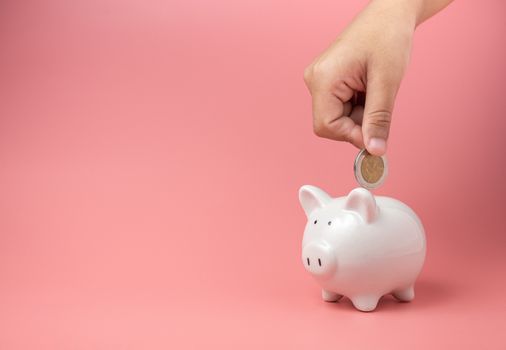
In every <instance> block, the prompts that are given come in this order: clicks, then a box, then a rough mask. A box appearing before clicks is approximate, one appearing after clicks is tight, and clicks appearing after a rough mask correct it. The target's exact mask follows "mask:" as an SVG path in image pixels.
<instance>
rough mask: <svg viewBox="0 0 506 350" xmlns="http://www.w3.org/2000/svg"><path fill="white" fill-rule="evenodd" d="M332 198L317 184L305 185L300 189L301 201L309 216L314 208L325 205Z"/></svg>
mask: <svg viewBox="0 0 506 350" xmlns="http://www.w3.org/2000/svg"><path fill="white" fill-rule="evenodd" d="M331 200H332V199H331V198H330V196H329V195H328V194H327V193H326V192H325V191H324V190H322V189H320V188H318V187H316V186H310V185H305V186H302V187H301V188H300V190H299V201H300V204H301V205H302V208H303V209H304V211H305V212H306V216H307V217H309V216H310V215H311V212H312V211H313V210H315V209H316V208H322V207H324V206H325V205H326V204H327V203H328V202H330V201H331Z"/></svg>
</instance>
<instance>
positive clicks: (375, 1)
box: [365, 0, 453, 27]
mask: <svg viewBox="0 0 506 350" xmlns="http://www.w3.org/2000/svg"><path fill="white" fill-rule="evenodd" d="M452 1H453V0H371V2H370V4H369V6H368V8H366V10H365V11H371V10H372V11H374V12H376V13H378V14H380V15H381V14H382V13H398V14H399V15H400V16H402V17H403V18H404V20H405V21H406V23H411V25H412V26H414V27H416V26H418V25H420V24H421V23H422V22H424V21H425V20H427V19H429V18H430V17H432V16H434V15H435V14H436V13H438V12H439V11H441V10H442V9H444V8H445V7H446V6H448V5H449V4H450V3H451V2H452Z"/></svg>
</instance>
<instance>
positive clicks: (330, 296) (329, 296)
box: [322, 289, 343, 302]
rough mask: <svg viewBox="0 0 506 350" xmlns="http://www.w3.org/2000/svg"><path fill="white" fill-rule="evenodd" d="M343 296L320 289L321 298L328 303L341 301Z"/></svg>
mask: <svg viewBox="0 0 506 350" xmlns="http://www.w3.org/2000/svg"><path fill="white" fill-rule="evenodd" d="M342 297H343V296H342V295H339V294H337V293H334V292H329V291H328V290H325V289H322V298H323V300H325V301H328V302H335V301H338V300H339V299H341V298H342Z"/></svg>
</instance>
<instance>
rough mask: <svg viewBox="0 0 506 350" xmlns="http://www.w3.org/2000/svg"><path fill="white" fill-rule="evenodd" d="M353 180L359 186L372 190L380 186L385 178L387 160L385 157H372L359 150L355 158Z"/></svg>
mask: <svg viewBox="0 0 506 350" xmlns="http://www.w3.org/2000/svg"><path fill="white" fill-rule="evenodd" d="M353 170H354V172H355V178H356V179H357V181H358V183H359V184H360V186H362V187H364V188H367V189H368V190H372V189H375V188H378V187H379V186H381V184H382V183H383V181H385V178H386V177H387V173H388V168H387V158H386V157H385V156H381V157H379V156H374V155H372V154H370V153H369V152H367V150H366V149H363V150H361V151H360V152H359V153H358V155H357V158H355V166H354V169H353Z"/></svg>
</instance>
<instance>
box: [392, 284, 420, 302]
mask: <svg viewBox="0 0 506 350" xmlns="http://www.w3.org/2000/svg"><path fill="white" fill-rule="evenodd" d="M392 294H393V295H394V297H396V298H397V299H399V300H400V301H411V300H413V299H414V298H415V290H414V288H413V285H411V286H409V287H407V288H401V289H397V290H394V292H393V293H392Z"/></svg>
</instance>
